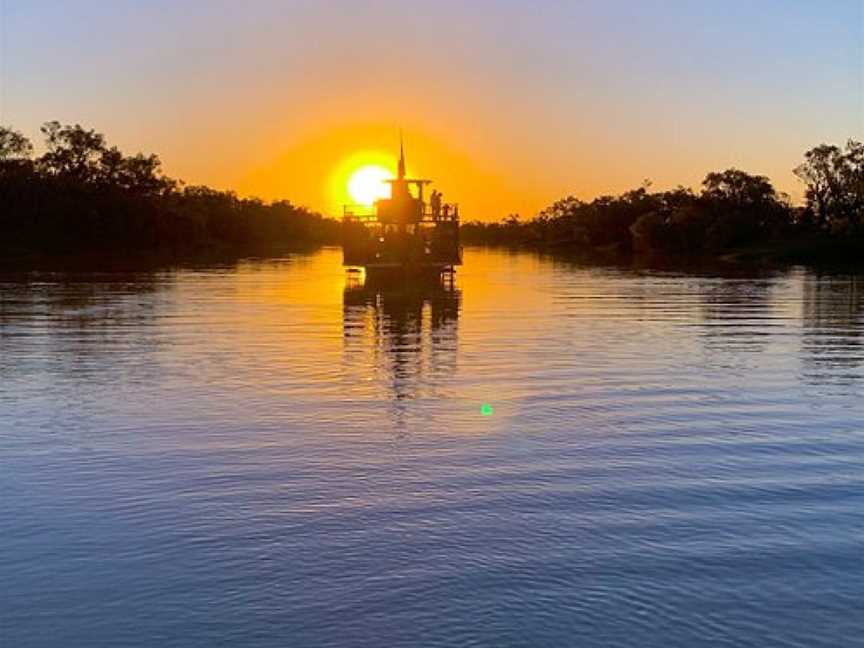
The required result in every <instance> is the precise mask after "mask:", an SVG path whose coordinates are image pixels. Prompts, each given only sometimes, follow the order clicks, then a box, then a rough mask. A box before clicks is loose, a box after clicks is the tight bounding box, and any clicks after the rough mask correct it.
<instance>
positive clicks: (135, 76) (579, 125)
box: [0, 0, 864, 220]
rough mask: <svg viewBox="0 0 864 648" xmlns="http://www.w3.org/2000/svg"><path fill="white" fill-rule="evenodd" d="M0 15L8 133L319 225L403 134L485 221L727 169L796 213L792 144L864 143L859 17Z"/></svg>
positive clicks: (599, 12)
mask: <svg viewBox="0 0 864 648" xmlns="http://www.w3.org/2000/svg"><path fill="white" fill-rule="evenodd" d="M0 6H2V12H3V13H2V49H0V55H2V61H0V86H2V87H0V121H2V123H4V124H10V125H13V126H15V127H16V128H18V129H21V130H23V131H24V132H25V133H26V134H27V135H28V136H30V137H31V138H32V139H34V140H38V137H39V133H38V128H39V125H40V124H41V123H42V122H44V121H47V120H49V119H57V120H60V121H62V122H80V123H81V124H83V125H85V126H88V127H93V128H96V129H97V130H100V131H102V132H104V133H105V134H106V135H107V137H108V138H109V140H110V141H111V142H113V143H116V144H118V145H119V146H120V147H121V148H122V149H124V150H125V151H126V152H130V153H131V152H136V151H145V152H154V153H157V154H159V155H160V157H161V158H162V160H163V163H164V166H165V169H166V171H167V172H168V173H169V174H170V175H172V176H175V177H179V178H183V179H184V180H186V181H187V182H189V183H205V184H209V185H211V186H214V187H217V188H225V189H229V188H230V189H236V190H237V191H238V192H239V193H241V194H243V195H249V194H255V195H259V196H262V197H264V198H282V197H285V198H289V199H291V200H292V201H294V202H297V203H301V204H304V205H308V206H310V207H312V208H314V209H317V210H321V211H324V212H326V213H337V212H338V211H339V209H340V204H341V202H343V201H344V200H345V194H344V175H345V173H347V172H348V171H346V169H348V167H350V166H351V165H352V164H354V163H355V161H358V160H359V161H360V162H364V161H367V160H369V159H373V158H374V159H375V160H384V161H385V162H386V163H389V164H394V158H393V157H391V156H395V154H396V153H397V149H398V132H399V129H400V128H402V129H403V131H404V133H405V141H406V147H407V152H408V158H409V159H408V162H409V170H410V171H412V172H413V173H416V174H419V175H422V176H424V177H429V178H433V179H434V180H435V181H436V186H438V187H439V188H440V189H442V190H443V192H444V194H445V199H446V200H453V201H458V202H459V203H461V205H462V213H463V215H464V217H465V218H467V219H472V218H478V219H481V220H494V219H498V218H501V217H503V216H505V215H507V214H508V213H511V212H518V213H520V214H522V215H523V216H531V215H533V214H535V213H536V212H537V211H538V210H539V209H541V208H542V207H544V206H545V205H547V204H549V203H550V202H552V201H554V200H555V199H557V198H560V197H563V196H565V195H568V194H573V195H576V196H578V197H580V198H584V199H590V198H592V197H594V196H596V195H598V194H602V193H608V192H619V191H622V190H626V189H629V188H632V187H634V186H637V185H639V184H640V183H641V182H642V180H643V179H646V178H650V179H651V180H652V181H653V182H654V187H656V188H661V189H662V188H668V187H673V186H675V185H677V184H685V185H692V186H695V185H698V183H699V182H700V181H701V179H702V177H704V175H705V173H706V172H708V171H712V170H720V169H723V168H727V167H730V166H737V167H740V168H744V169H746V170H749V171H752V172H755V173H760V174H765V175H768V176H769V177H771V178H772V179H773V180H774V181H775V184H776V186H777V187H778V188H779V189H781V190H784V191H787V192H789V193H790V194H792V195H793V196H795V197H798V196H800V193H801V192H800V187H799V185H798V183H797V182H796V180H795V179H794V177H793V175H792V173H791V169H792V168H793V167H794V166H795V165H796V164H798V163H799V161H800V159H801V156H802V154H803V152H804V151H805V150H806V149H807V148H809V147H811V146H813V145H816V144H819V143H821V142H834V143H842V142H844V141H845V140H846V139H848V138H850V137H856V138H861V137H862V136H864V2H862V0H823V1H821V2H820V1H816V0H811V1H804V0H782V1H781V0H778V1H773V0H759V1H758V2H754V1H753V0H746V1H744V0H726V1H723V2H721V1H709V0H689V1H683V0H682V1H674V0H663V1H661V0H639V1H638V2H637V1H635V0H626V1H625V0H618V1H616V0H602V1H601V0H596V1H593V0H570V1H567V2H553V1H551V0H545V1H539V0H538V1H535V2H528V1H527V0H526V1H523V2H505V1H503V0H498V1H495V2H486V1H472V2H467V1H465V0H461V1H458V2H456V1H453V2H450V1H442V0H435V1H431V0H430V1H428V2H425V3H421V2H406V1H403V2H396V1H393V2H383V1H382V2H375V1H371V0H370V1H365V2H364V1H360V0H354V1H349V0H343V1H340V2H324V1H321V0H310V1H308V2H305V1H303V2H301V1H294V2H290V1H277V0H249V1H248V2H236V1H230V2H229V1H217V0H206V1H204V0H200V1H193V0H187V1H183V2H178V1H176V0H174V1H171V2H168V1H162V0H159V1H156V0H151V1H148V2H142V1H140V0H136V1H130V0H111V1H108V0H105V1H101V2H97V1H94V0H76V1H75V2H68V0H63V1H60V0H58V1H47V0H0ZM360 162H358V163H360Z"/></svg>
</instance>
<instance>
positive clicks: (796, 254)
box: [462, 140, 864, 261]
mask: <svg viewBox="0 0 864 648" xmlns="http://www.w3.org/2000/svg"><path fill="white" fill-rule="evenodd" d="M794 173H795V175H796V176H797V177H798V178H799V179H800V180H801V181H803V182H804V184H805V186H806V191H805V204H804V205H802V206H797V207H796V206H793V205H792V204H791V202H790V200H789V197H788V196H786V195H784V194H781V193H778V192H777V191H776V190H775V188H774V187H773V185H772V184H771V181H770V180H769V179H768V178H766V177H764V176H759V175H752V174H750V173H747V172H745V171H741V170H739V169H728V170H726V171H722V172H714V173H709V174H708V175H707V176H706V177H705V180H704V181H703V182H702V187H701V191H699V192H696V191H693V190H692V189H689V188H685V187H678V188H677V189H674V190H671V191H662V192H652V191H651V190H650V189H651V186H650V183H649V182H646V183H644V184H643V186H641V187H639V188H637V189H634V190H631V191H627V192H625V193H623V194H621V195H618V196H601V197H599V198H595V199H594V200H592V201H590V202H585V201H582V200H579V199H578V198H574V197H573V196H568V197H567V198H564V199H562V200H559V201H557V202H555V203H553V204H552V205H550V206H549V207H547V208H546V209H544V210H543V211H542V212H540V214H539V215H538V216H536V217H535V218H533V219H531V220H527V221H523V220H521V219H520V218H519V217H518V216H517V215H511V216H509V217H508V218H506V219H504V220H503V221H501V222H498V223H481V222H477V221H472V222H469V223H465V224H464V225H463V227H462V239H463V241H465V242H467V243H485V244H508V245H526V244H527V245H541V246H548V247H563V248H567V249H575V250H582V251H586V252H600V253H608V254H629V253H645V254H651V255H660V256H666V257H682V256H687V257H699V256H719V255H723V254H727V253H729V252H732V251H741V250H750V251H752V252H753V253H756V252H758V251H761V252H760V254H764V255H765V258H773V259H777V260H781V259H784V260H802V261H807V260H813V261H817V260H821V259H823V258H824V259H829V260H830V259H831V258H838V257H841V256H842V257H846V258H849V259H853V258H854V259H856V260H857V259H858V258H859V257H860V256H861V252H862V251H864V144H861V143H860V142H856V141H853V140H850V141H849V142H848V143H847V144H846V146H845V148H841V147H838V146H832V145H826V144H823V145H821V146H817V147H815V148H813V149H811V150H809V151H807V153H805V155H804V161H803V162H802V163H801V164H800V165H799V166H798V167H797V168H796V169H795V170H794Z"/></svg>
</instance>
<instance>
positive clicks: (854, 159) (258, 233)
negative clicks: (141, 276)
mask: <svg viewBox="0 0 864 648" xmlns="http://www.w3.org/2000/svg"><path fill="white" fill-rule="evenodd" d="M41 131H42V134H43V136H44V140H45V141H44V149H45V152H44V153H43V154H42V155H41V156H38V157H34V149H33V146H32V144H31V143H30V141H29V140H28V139H27V138H26V137H24V136H23V135H22V134H21V133H20V132H17V131H15V130H13V129H11V128H7V127H2V126H0V228H2V229H0V253H2V254H3V255H4V256H9V255H12V256H14V255H16V254H23V255H28V254H37V255H38V254H45V255H57V254H60V255H63V254H81V253H95V254H103V253H110V254H117V253H126V252H133V253H144V254H158V255H159V256H189V255H195V254H199V253H213V252H215V253H220V254H223V253H224V254H237V255H240V254H248V253H267V252H271V251H278V250H285V249H292V248H293V249H297V248H301V247H310V246H316V245H321V244H335V243H338V242H339V239H340V224H339V222H338V221H337V220H334V219H329V218H325V217H323V216H321V215H320V214H317V213H315V212H312V211H310V210H308V209H306V208H304V207H299V206H296V205H294V204H292V203H291V202H289V201H287V200H280V201H274V202H264V201H262V200H260V199H257V198H240V197H238V196H237V195H236V194H235V193H233V192H230V191H218V190H215V189H211V188H209V187H205V186H186V185H184V184H183V183H182V182H180V181H178V180H175V179H172V178H169V177H167V176H166V175H165V174H164V173H163V172H162V169H161V163H160V160H159V158H158V157H157V156H156V155H144V154H141V153H139V154H137V155H134V156H127V155H124V154H123V153H122V152H121V151H120V150H118V149H117V147H114V146H109V145H108V143H107V142H106V140H105V137H104V136H103V135H102V134H100V133H97V132H96V131H94V130H88V129H85V128H83V127H82V126H80V125H77V124H76V125H61V124H60V123H59V122H56V121H52V122H48V123H46V124H45V125H43V126H42V128H41ZM795 175H796V176H797V177H798V178H799V179H800V180H801V181H802V182H803V183H804V184H805V187H806V190H805V203H804V205H802V206H793V205H792V204H791V202H790V200H789V198H788V196H786V195H784V194H781V193H779V192H777V191H776V189H775V188H774V187H773V185H772V184H771V181H770V180H769V179H768V178H766V177H764V176H759V175H752V174H750V173H747V172H745V171H741V170H738V169H728V170H726V171H722V172H714V173H709V174H708V175H707V176H706V177H705V180H704V181H703V182H702V186H701V190H699V191H693V190H692V189H689V188H685V187H678V188H677V189H674V190H671V191H661V192H655V191H651V185H650V183H649V182H645V183H643V185H642V186H641V187H639V188H637V189H633V190H631V191H627V192H625V193H623V194H621V195H618V196H601V197H598V198H595V199H594V200H592V201H590V202H586V201H582V200H579V199H578V198H575V197H573V196H568V197H566V198H563V199H561V200H558V201H556V202H555V203H553V204H552V205H550V206H549V207H547V208H546V209H544V210H543V211H541V212H540V213H539V214H538V215H537V216H536V217H534V218H532V219H530V220H522V219H520V218H519V217H518V216H516V215H512V216H509V217H508V218H506V219H504V220H502V221H501V222H497V223H483V222H478V221H472V222H468V223H464V224H463V225H462V240H463V241H464V242H465V243H469V244H471V243H477V244H503V245H532V246H543V247H550V248H563V249H566V250H574V251H579V252H588V253H600V254H614V255H628V254H632V253H637V254H649V255H661V256H665V257H676V258H677V257H700V256H719V255H723V254H727V253H729V252H732V251H741V250H751V251H760V250H761V251H762V252H765V253H766V254H767V255H768V256H770V257H772V258H777V259H784V260H801V261H819V260H822V259H828V260H832V259H837V258H840V257H848V258H854V259H858V258H859V257H861V252H862V250H864V144H862V143H860V142H857V141H854V140H850V141H849V142H848V143H847V144H846V146H845V147H839V146H833V145H827V144H823V145H820V146H817V147H815V148H813V149H811V150H809V151H807V152H806V153H805V155H804V161H803V162H802V163H801V164H800V165H799V166H798V167H797V168H796V169H795Z"/></svg>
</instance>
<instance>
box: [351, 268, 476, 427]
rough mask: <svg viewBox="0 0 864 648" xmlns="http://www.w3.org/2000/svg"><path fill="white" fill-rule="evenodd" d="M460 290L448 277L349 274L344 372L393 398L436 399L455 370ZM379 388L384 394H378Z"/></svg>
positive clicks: (398, 411) (396, 402)
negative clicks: (352, 373)
mask: <svg viewBox="0 0 864 648" xmlns="http://www.w3.org/2000/svg"><path fill="white" fill-rule="evenodd" d="M460 306H461V292H460V291H459V290H458V289H457V288H456V287H455V286H454V285H453V281H452V277H445V278H444V279H431V278H430V279H426V280H420V279H418V278H417V277H388V278H384V277H380V278H375V277H372V276H368V275H367V276H365V277H364V275H363V274H362V273H356V274H355V273H352V274H349V275H348V277H347V279H346V286H345V290H344V296H343V332H344V349H345V356H346V363H345V366H346V371H349V372H359V374H360V375H358V376H355V377H354V379H355V380H357V381H361V382H365V383H366V384H368V385H370V388H371V389H374V390H375V391H376V392H377V393H375V394H369V395H370V396H376V397H378V398H384V399H386V400H389V401H391V402H392V403H393V411H394V414H395V415H396V418H397V419H398V420H399V421H400V422H404V421H402V416H403V415H404V406H403V405H400V402H401V401H405V400H406V399H420V398H437V397H439V396H441V395H442V390H448V391H449V389H448V383H449V379H450V378H451V377H452V376H453V373H454V371H455V370H456V351H457V337H458V323H459V310H460ZM382 392H383V393H382Z"/></svg>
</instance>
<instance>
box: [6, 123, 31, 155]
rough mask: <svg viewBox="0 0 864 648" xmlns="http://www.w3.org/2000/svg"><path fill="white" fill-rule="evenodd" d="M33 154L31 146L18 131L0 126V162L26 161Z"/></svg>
mask: <svg viewBox="0 0 864 648" xmlns="http://www.w3.org/2000/svg"><path fill="white" fill-rule="evenodd" d="M32 154H33V145H32V144H31V143H30V140H28V139H27V138H26V137H24V136H23V135H22V134H21V133H19V132H18V131H15V130H12V129H11V128H7V127H6V126H0V162H6V161H9V160H26V159H29V158H30V156H31V155H32Z"/></svg>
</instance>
